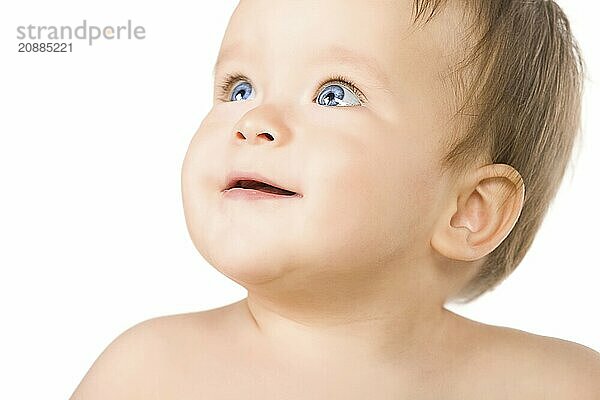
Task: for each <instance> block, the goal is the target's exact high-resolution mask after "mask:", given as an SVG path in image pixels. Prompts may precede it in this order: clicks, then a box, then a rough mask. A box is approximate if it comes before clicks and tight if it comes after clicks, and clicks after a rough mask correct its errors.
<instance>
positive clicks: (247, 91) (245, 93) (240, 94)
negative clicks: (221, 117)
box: [229, 82, 254, 101]
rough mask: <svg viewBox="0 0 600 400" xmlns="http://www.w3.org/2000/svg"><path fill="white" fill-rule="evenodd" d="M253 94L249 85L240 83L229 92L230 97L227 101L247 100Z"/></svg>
mask: <svg viewBox="0 0 600 400" xmlns="http://www.w3.org/2000/svg"><path fill="white" fill-rule="evenodd" d="M253 92H254V91H253V90H252V85H251V84H250V83H248V82H241V83H239V84H238V85H236V86H235V87H234V88H233V90H232V91H231V97H230V98H229V101H239V100H248V98H249V97H250V95H251V94H252V93H253Z"/></svg>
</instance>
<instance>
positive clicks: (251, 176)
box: [222, 171, 302, 196]
mask: <svg viewBox="0 0 600 400" xmlns="http://www.w3.org/2000/svg"><path fill="white" fill-rule="evenodd" d="M241 180H252V181H257V182H263V183H266V184H268V185H271V186H275V187H278V188H280V189H284V190H288V191H290V192H294V193H296V194H298V195H299V196H302V195H301V194H300V193H298V192H297V191H296V190H294V189H293V188H288V187H286V186H285V185H283V184H280V183H277V182H276V181H275V180H273V179H270V178H267V177H265V176H263V175H261V174H259V173H257V172H247V171H231V172H230V173H229V174H227V176H226V177H225V185H224V187H223V190H222V191H223V192H224V191H226V190H228V189H231V188H232V187H234V186H235V185H236V183H237V182H238V181H241Z"/></svg>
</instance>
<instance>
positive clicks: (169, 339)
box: [70, 306, 229, 400]
mask: <svg viewBox="0 0 600 400" xmlns="http://www.w3.org/2000/svg"><path fill="white" fill-rule="evenodd" d="M228 307H229V306H226V307H221V308H218V309H212V310H207V311H199V312H191V313H184V314H175V315H166V316H160V317H155V318H151V319H148V320H145V321H142V322H140V323H137V324H135V325H134V326H132V327H130V328H128V329H127V330H125V331H124V332H122V333H121V334H119V335H118V336H117V337H116V338H115V339H114V340H113V341H112V342H111V343H110V344H109V345H108V346H107V347H106V348H105V349H104V351H102V353H101V354H100V355H99V356H98V358H97V359H96V360H95V361H94V363H93V364H92V366H91V367H90V369H89V370H88V371H87V373H86V374H85V376H84V377H83V379H82V381H81V382H80V383H79V385H78V386H77V388H76V389H75V391H74V393H73V394H72V396H71V398H70V400H83V399H85V400H95V399H108V398H110V399H114V400H119V399H129V400H134V399H145V398H152V397H153V396H156V395H158V394H159V393H161V392H162V391H163V388H164V386H165V385H168V384H169V383H170V381H172V380H174V379H176V378H175V377H176V375H177V371H180V370H185V369H186V368H187V367H188V364H190V363H193V362H194V360H197V359H198V358H199V356H201V354H199V353H201V352H202V351H203V349H205V348H208V347H210V346H205V345H204V344H205V343H206V342H207V341H211V338H212V337H214V336H215V335H218V332H217V331H218V330H219V329H220V328H219V326H220V325H222V324H219V323H217V322H219V321H222V320H224V319H226V318H227V314H228V312H227V311H228Z"/></svg>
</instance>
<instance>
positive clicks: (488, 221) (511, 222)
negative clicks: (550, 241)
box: [431, 164, 525, 261]
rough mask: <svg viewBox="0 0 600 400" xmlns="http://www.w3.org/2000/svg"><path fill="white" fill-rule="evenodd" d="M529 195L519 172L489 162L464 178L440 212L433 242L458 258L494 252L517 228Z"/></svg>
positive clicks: (450, 255)
mask: <svg viewBox="0 0 600 400" xmlns="http://www.w3.org/2000/svg"><path fill="white" fill-rule="evenodd" d="M524 199H525V186H524V184H523V179H522V178H521V175H520V174H519V172H518V171H517V170H516V169H514V168H513V167H511V166H510V165H506V164H489V165H485V166H483V167H480V168H478V169H477V170H476V171H475V172H474V173H473V174H470V175H468V176H467V177H466V178H465V179H463V180H461V186H460V187H458V188H457V190H456V191H455V192H454V193H453V196H452V198H451V199H450V200H451V203H450V205H449V207H448V209H447V211H446V212H444V213H443V214H442V215H441V216H440V220H439V223H438V224H437V225H436V226H435V228H434V232H433V235H432V237H431V246H432V247H433V248H434V249H435V250H436V251H437V252H438V253H440V254H442V255H443V256H445V257H448V258H451V259H454V260H463V261H474V260H478V259H480V258H482V257H484V256H485V255H487V254H489V253H491V252H492V251H493V250H494V249H495V248H496V247H498V245H500V243H502V241H503V240H504V239H505V238H506V237H507V236H508V234H509V233H510V231H511V230H512V229H513V227H514V226H515V224H516V223H517V220H518V219H519V215H521V210H522V208H523V202H524Z"/></svg>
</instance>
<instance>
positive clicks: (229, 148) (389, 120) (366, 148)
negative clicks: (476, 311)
mask: <svg viewBox="0 0 600 400" xmlns="http://www.w3.org/2000/svg"><path fill="white" fill-rule="evenodd" d="M411 5H412V1H410V0H408V1H398V0H393V1H364V0H350V1H349V0H335V1H320V0H314V1H305V0H303V1H293V0H289V1H287V0H278V1H272V0H242V1H241V2H240V4H239V5H238V7H237V8H236V10H235V12H234V14H233V16H232V18H231V20H230V23H229V25H228V27H227V31H226V33H225V37H224V39H223V42H222V46H221V51H220V62H219V64H218V66H217V68H216V74H215V93H214V96H215V97H214V106H213V107H212V109H211V110H210V111H209V113H208V115H206V117H205V118H204V120H203V121H202V124H201V125H200V127H199V129H198V131H197V132H196V134H195V136H194V138H193V139H192V142H191V143H190V147H189V149H188V152H187V154H186V157H185V160H184V165H183V171H182V190H183V201H184V211H185V217H186V222H187V226H188V229H189V232H190V235H191V238H192V240H193V242H194V245H195V246H196V248H197V249H198V250H199V252H200V253H201V254H202V255H203V256H204V257H205V258H206V259H207V261H209V262H210V263H211V264H212V265H213V266H214V267H215V268H217V269H218V270H219V271H221V272H222V273H224V274H225V275H227V276H229V277H230V278H232V279H233V280H235V281H237V282H238V283H241V284H243V285H246V286H247V285H249V284H255V283H259V282H265V281H268V280H272V279H275V278H280V277H283V276H286V279H285V280H284V281H285V282H286V284H293V283H300V282H303V283H306V281H307V279H310V282H311V283H316V282H324V283H326V282H328V281H329V282H330V281H331V279H336V284H338V283H339V282H342V280H341V276H342V275H345V279H346V281H344V282H347V283H348V284H349V285H350V284H352V282H353V280H354V281H355V282H357V284H360V285H364V284H365V279H368V277H370V278H371V279H373V277H374V276H376V275H377V274H374V272H375V268H377V271H378V272H383V271H384V269H382V268H381V267H382V266H383V265H384V264H381V263H382V262H385V263H392V264H386V265H393V266H398V265H402V264H404V263H413V264H414V263H415V260H416V259H420V258H422V257H423V256H424V254H426V252H427V251H428V250H429V235H430V232H431V228H432V226H433V224H434V223H436V222H437V219H436V218H437V217H438V216H439V213H440V211H441V210H440V207H442V206H444V205H446V204H447V203H444V202H442V198H443V196H444V194H445V193H446V191H447V190H448V188H447V183H446V179H445V177H444V176H442V175H441V173H440V167H439V164H438V163H439V160H440V158H441V156H442V154H443V151H444V150H445V149H444V148H443V147H442V145H441V144H440V142H439V141H440V139H442V137H444V136H445V135H447V134H448V130H447V128H446V126H445V121H446V119H447V118H448V115H449V111H448V109H447V106H446V103H445V100H447V99H448V98H449V96H451V91H450V90H449V89H448V88H447V87H446V86H443V85H442V83H441V81H440V79H439V77H438V74H439V73H442V72H444V71H446V69H447V68H448V60H447V59H446V56H445V51H448V45H447V39H448V38H449V37H451V35H452V33H450V31H449V30H448V29H446V28H444V27H443V24H440V23H439V22H432V23H430V24H428V25H426V27H425V28H423V29H415V28H414V26H412V25H411ZM444 18H449V17H444V16H442V17H441V19H440V20H441V21H444ZM436 21H439V20H436ZM237 74H242V75H243V76H244V77H243V78H238V79H235V80H234V82H232V84H231V85H230V86H229V87H226V88H224V89H225V90H224V91H223V92H222V91H221V90H222V88H220V84H221V83H222V82H223V81H224V80H225V78H226V77H227V76H228V75H237ZM332 76H333V77H334V78H333V79H330V77H332ZM340 76H341V77H343V78H342V79H348V80H350V81H351V82H353V83H354V85H355V86H356V89H353V88H352V87H351V86H350V85H349V84H348V83H344V82H343V81H340V79H339V77H340ZM322 81H325V82H324V83H323V85H320V83H321V82H322ZM353 90H355V91H353ZM264 132H266V133H268V135H267V134H264ZM261 133H263V134H261ZM232 171H242V172H250V173H257V174H260V175H261V176H263V177H265V178H267V179H268V180H270V181H272V182H274V183H276V184H277V186H279V187H282V188H285V189H288V190H290V191H293V192H296V193H299V194H301V197H300V196H278V197H270V198H254V199H251V198H248V197H241V198H240V197H235V196H233V192H229V193H227V192H223V189H224V188H225V186H226V185H227V183H228V181H227V179H228V177H229V176H230V173H231V172H232ZM241 190H242V189H238V190H237V191H238V192H239V191H241ZM349 277H352V278H349ZM380 277H381V275H380ZM286 288H291V286H286Z"/></svg>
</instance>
